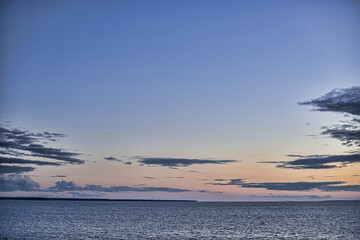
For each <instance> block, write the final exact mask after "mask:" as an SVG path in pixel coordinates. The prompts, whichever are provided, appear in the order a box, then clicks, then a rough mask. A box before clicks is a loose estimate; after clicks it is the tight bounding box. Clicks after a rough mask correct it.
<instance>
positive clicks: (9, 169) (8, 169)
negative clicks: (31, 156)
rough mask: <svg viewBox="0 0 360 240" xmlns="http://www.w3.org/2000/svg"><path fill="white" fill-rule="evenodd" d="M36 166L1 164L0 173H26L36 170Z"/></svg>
mask: <svg viewBox="0 0 360 240" xmlns="http://www.w3.org/2000/svg"><path fill="white" fill-rule="evenodd" d="M34 170H35V168H34V167H20V166H9V165H0V175H1V174H7V173H26V172H31V171H34Z"/></svg>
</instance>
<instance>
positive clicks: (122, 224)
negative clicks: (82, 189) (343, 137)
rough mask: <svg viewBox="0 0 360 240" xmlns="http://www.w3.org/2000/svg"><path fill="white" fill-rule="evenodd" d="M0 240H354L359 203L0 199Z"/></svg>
mask: <svg viewBox="0 0 360 240" xmlns="http://www.w3.org/2000/svg"><path fill="white" fill-rule="evenodd" d="M0 216H1V218H0V239H1V238H8V239H360V237H359V236H360V202H359V201H339V202H337V201H334V202H260V203H259V202H251V203H249V202H248V203H246V202H237V203H230V202H127V201H125V202H112V201H61V200H59V201H57V200H56V201H37V200H0Z"/></svg>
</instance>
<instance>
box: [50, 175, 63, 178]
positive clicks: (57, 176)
mask: <svg viewBox="0 0 360 240" xmlns="http://www.w3.org/2000/svg"><path fill="white" fill-rule="evenodd" d="M51 177H53V178H64V177H66V175H55V176H51Z"/></svg>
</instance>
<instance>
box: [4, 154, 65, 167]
mask: <svg viewBox="0 0 360 240" xmlns="http://www.w3.org/2000/svg"><path fill="white" fill-rule="evenodd" d="M3 163H8V164H34V165H52V166H59V165H61V164H60V163H57V162H47V161H38V160H27V159H22V158H9V157H2V156H0V164H3Z"/></svg>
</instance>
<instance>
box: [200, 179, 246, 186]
mask: <svg viewBox="0 0 360 240" xmlns="http://www.w3.org/2000/svg"><path fill="white" fill-rule="evenodd" d="M245 180H246V178H238V179H228V180H225V179H224V181H228V182H227V183H222V182H221V183H219V179H215V180H214V181H217V182H216V183H207V184H211V185H241V184H243V183H244V181H245ZM221 181H223V179H221Z"/></svg>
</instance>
